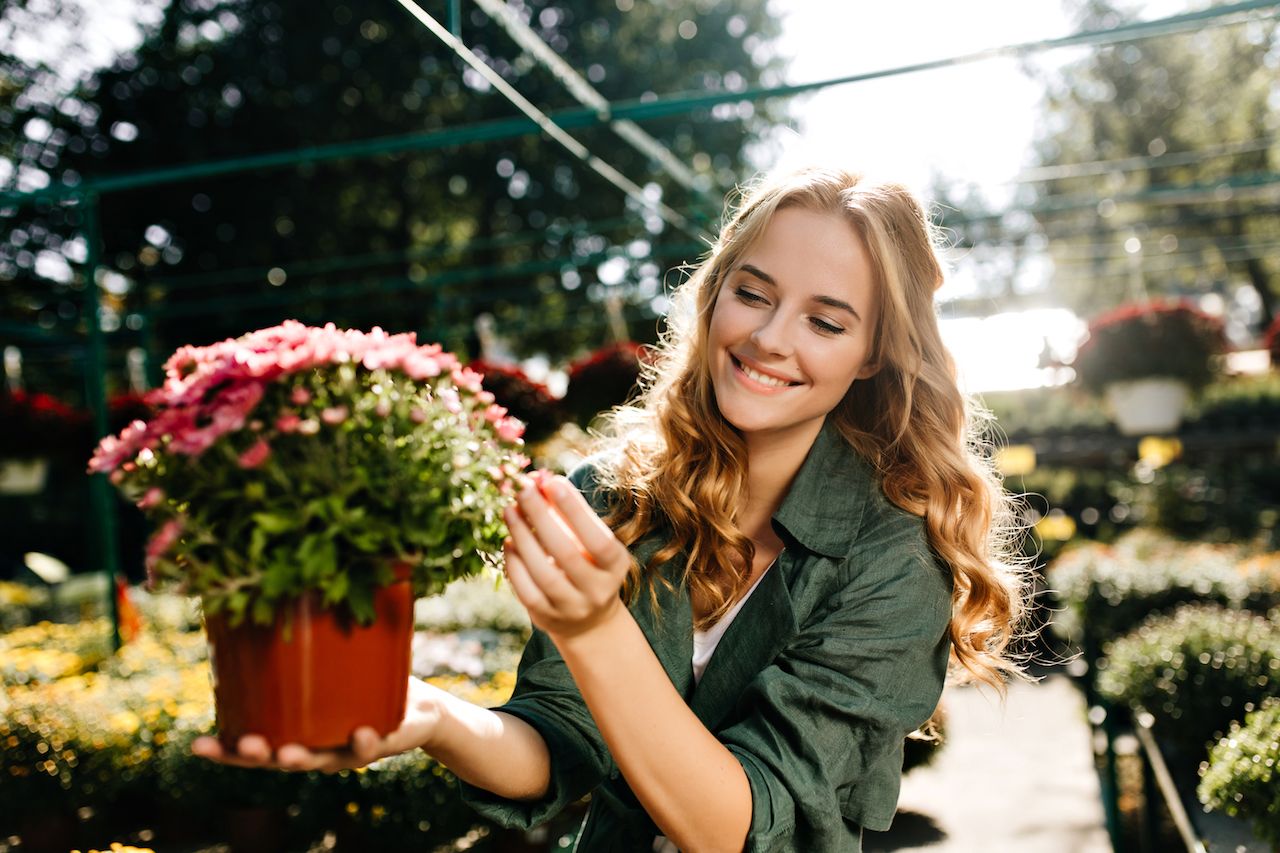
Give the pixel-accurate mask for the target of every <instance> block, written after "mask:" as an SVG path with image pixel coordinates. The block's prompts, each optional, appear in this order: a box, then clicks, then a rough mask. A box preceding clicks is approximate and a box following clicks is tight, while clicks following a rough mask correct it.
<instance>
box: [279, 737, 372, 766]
mask: <svg viewBox="0 0 1280 853" xmlns="http://www.w3.org/2000/svg"><path fill="white" fill-rule="evenodd" d="M276 760H277V761H278V762H279V763H280V766H281V767H283V768H284V769H285V770H294V771H298V772H308V771H311V770H319V771H321V772H323V773H332V772H333V771H335V770H342V769H345V768H347V767H352V766H355V765H356V762H355V760H354V756H352V755H350V754H348V753H347V751H346V750H341V749H337V750H327V749H326V750H318V751H315V752H313V751H311V750H310V749H307V748H306V747H305V746H303V745H302V744H300V743H286V744H285V745H284V746H282V747H280V749H279V751H278V752H277V753H276Z"/></svg>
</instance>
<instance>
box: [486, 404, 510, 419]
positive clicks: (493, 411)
mask: <svg viewBox="0 0 1280 853" xmlns="http://www.w3.org/2000/svg"><path fill="white" fill-rule="evenodd" d="M506 414H507V410H506V409H505V408H503V407H502V406H499V405H498V404H497V403H494V404H493V405H491V406H489V408H487V409H485V410H484V419H485V420H486V421H488V422H489V423H491V424H496V423H498V422H499V421H500V420H502V419H503V418H504V417H506Z"/></svg>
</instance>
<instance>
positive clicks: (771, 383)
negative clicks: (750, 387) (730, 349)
mask: <svg viewBox="0 0 1280 853" xmlns="http://www.w3.org/2000/svg"><path fill="white" fill-rule="evenodd" d="M729 360H730V361H732V362H733V366H734V367H735V368H736V369H737V370H738V371H739V372H741V373H742V374H743V375H744V376H746V377H747V378H748V379H750V380H751V381H752V382H754V383H756V384H757V385H762V386H764V387H766V388H770V389H776V390H783V389H786V388H794V387H795V386H797V385H801V384H803V383H800V382H796V381H794V380H792V379H788V378H787V377H785V376H779V375H778V374H776V373H773V372H772V371H767V370H763V369H761V368H759V367H757V366H755V365H754V364H750V363H748V362H746V361H745V360H743V359H741V358H739V357H738V356H735V355H733V354H732V353H730V354H729Z"/></svg>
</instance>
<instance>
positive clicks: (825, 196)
mask: <svg viewBox="0 0 1280 853" xmlns="http://www.w3.org/2000/svg"><path fill="white" fill-rule="evenodd" d="M792 207H797V208H803V209H806V210H809V211H814V212H818V213H829V214H833V215H836V216H840V217H841V218H842V219H844V220H845V221H846V222H848V223H849V224H850V225H851V226H852V227H853V229H854V231H855V233H857V234H858V236H859V237H861V239H862V241H863V243H864V245H865V247H866V249H867V252H868V255H869V257H870V260H871V266H872V270H873V275H874V278H875V283H876V291H877V298H878V299H879V304H880V310H879V312H878V320H877V323H876V327H875V330H874V331H875V334H874V342H873V347H872V351H871V355H870V363H872V364H875V365H876V366H877V367H878V368H879V369H878V370H877V371H876V373H875V374H874V375H873V376H871V377H870V378H867V379H860V380H856V381H855V382H854V383H853V385H852V387H851V388H850V390H849V393H848V394H847V395H846V396H845V398H844V399H843V400H842V401H841V402H840V404H839V405H837V407H836V408H835V409H834V410H833V411H832V413H831V415H830V416H829V417H832V418H834V419H835V425H836V426H837V427H838V429H839V431H840V433H841V435H843V436H844V438H845V440H847V441H848V442H849V444H850V445H851V446H852V447H853V448H854V449H855V451H856V452H857V453H858V454H860V455H861V456H862V457H863V458H864V459H866V460H867V461H868V462H869V463H870V464H871V466H872V467H873V469H874V470H875V471H876V472H877V475H878V479H879V482H880V486H881V488H882V490H883V492H884V494H885V496H886V497H887V498H888V499H889V501H891V502H892V503H893V504H895V505H896V506H898V507H901V508H902V509H903V510H905V511H907V512H910V513H912V514H914V515H916V516H920V517H922V518H923V519H924V522H925V527H926V529H927V532H928V537H929V541H930V544H931V545H932V547H933V550H934V551H935V552H936V553H937V555H938V556H939V557H940V558H941V559H942V560H943V561H944V562H945V563H946V564H947V566H949V567H950V569H951V572H952V575H953V577H954V593H953V603H952V617H951V625H950V635H951V641H952V660H953V662H954V663H955V664H958V666H957V667H955V669H956V671H957V674H958V675H959V676H960V677H961V678H965V679H976V680H979V681H982V682H985V683H988V684H991V685H993V686H996V687H997V689H1002V686H1003V683H1004V678H1003V676H1005V675H1008V674H1014V675H1017V674H1020V673H1021V667H1020V665H1019V664H1018V662H1017V661H1016V660H1015V659H1014V658H1013V656H1012V655H1011V654H1010V653H1009V649H1008V646H1009V643H1010V642H1011V641H1012V640H1013V639H1014V638H1015V636H1017V633H1018V629H1019V626H1020V624H1021V623H1022V621H1023V619H1024V618H1025V615H1026V606H1027V605H1026V599H1027V584H1026V581H1025V579H1024V578H1025V570H1024V568H1023V566H1022V564H1021V561H1020V560H1018V559H1017V558H1015V556H1014V554H1015V545H1016V544H1017V537H1018V533H1019V528H1018V525H1017V524H1016V522H1015V519H1016V518H1017V513H1016V512H1015V511H1014V509H1015V507H1014V500H1013V499H1012V497H1011V496H1009V495H1008V494H1007V493H1006V492H1005V491H1004V489H1003V488H1002V486H1001V483H1000V480H999V478H998V476H997V475H996V473H995V472H994V470H993V468H992V465H991V463H990V455H991V454H990V453H989V447H988V446H987V445H986V443H985V434H986V427H987V424H988V420H989V418H988V416H987V415H986V414H985V413H984V412H983V411H982V410H981V409H980V407H978V406H976V405H974V404H973V403H972V402H971V401H969V400H967V399H966V398H965V396H964V395H963V394H962V393H961V391H960V389H959V387H958V385H957V381H956V370H955V365H954V362H953V361H952V358H951V355H950V353H949V352H948V351H947V349H946V347H945V346H944V345H943V342H942V337H941V335H940V334H939V331H938V323H937V317H936V315H935V313H934V306H933V294H934V291H935V290H936V289H937V288H938V287H939V286H940V285H941V284H942V281H943V267H942V264H941V263H940V261H939V258H938V255H937V252H936V249H935V245H936V244H935V235H934V229H933V227H932V225H931V223H930V220H929V217H928V215H927V213H926V212H925V210H924V208H923V207H922V206H921V204H920V202H919V201H918V200H917V199H916V198H915V196H913V195H912V194H911V193H910V192H909V191H908V190H906V189H905V188H903V187H901V186H899V185H897V184H891V183H879V184H868V183H865V182H864V181H863V180H862V179H861V178H860V177H859V176H858V175H856V174H853V173H849V172H844V171H837V170H829V169H806V170H801V171H798V172H794V173H790V174H787V175H783V176H780V177H776V178H772V179H765V180H764V181H762V182H761V183H759V184H757V185H755V186H754V187H752V188H750V189H749V190H748V191H746V192H745V193H744V194H743V196H742V200H741V202H740V204H739V205H738V206H737V208H736V210H734V212H733V213H732V215H731V217H730V218H729V219H728V221H727V222H726V224H725V225H724V227H723V228H722V230H721V232H720V236H719V239H718V240H717V241H716V243H715V244H714V245H713V246H712V248H711V250H710V252H709V253H708V254H707V256H706V257H705V258H704V259H703V261H702V262H701V263H700V264H699V265H698V266H697V267H696V268H695V269H694V270H693V272H692V274H691V275H690V276H689V278H688V279H687V280H686V281H685V282H684V283H683V284H682V285H681V286H680V287H679V288H678V289H677V290H676V292H675V294H674V295H673V308H672V311H671V312H670V314H669V316H668V325H667V331H666V333H665V334H664V336H663V340H662V342H661V344H660V345H659V347H658V352H657V357H656V358H655V359H654V360H653V362H652V363H651V364H650V365H649V367H648V368H647V369H646V372H645V376H644V377H643V379H642V383H641V389H642V390H641V394H640V397H639V398H638V399H637V401H636V404H635V405H630V406H623V407H619V408H618V409H615V410H614V411H613V412H612V413H611V414H610V417H609V420H608V426H607V427H606V433H607V436H608V437H606V438H605V439H604V445H605V448H606V452H604V453H602V454H601V456H600V459H601V465H600V481H601V485H602V486H604V487H605V488H606V490H607V491H608V493H609V494H610V500H611V510H610V513H609V515H608V517H607V519H606V520H607V522H608V523H609V525H610V526H611V527H612V528H613V529H614V532H615V533H616V535H617V536H618V538H619V539H621V540H622V542H623V543H624V544H626V545H628V546H631V545H633V544H635V543H637V542H638V541H639V540H640V539H642V538H644V537H645V536H647V535H648V534H650V533H652V532H654V531H656V530H658V529H660V528H661V529H662V530H663V532H664V533H666V534H669V539H667V541H666V543H665V544H664V545H663V546H662V547H661V548H660V549H659V550H658V551H657V552H656V553H654V554H653V555H652V556H651V557H650V559H649V560H648V561H647V562H646V564H645V565H643V566H641V565H636V566H634V567H633V569H632V572H631V575H630V576H629V577H628V579H627V582H626V584H625V586H624V594H625V595H626V597H627V599H628V601H631V600H634V599H635V597H636V595H637V594H638V593H639V590H640V589H641V587H642V585H643V582H644V581H645V580H646V579H647V580H648V581H649V592H650V598H651V600H652V601H653V602H654V603H655V604H656V602H657V596H656V588H655V587H654V585H653V584H654V581H655V580H656V579H659V578H661V575H660V573H659V572H658V571H657V569H658V568H659V567H660V566H661V565H662V564H663V563H665V562H666V561H668V560H670V559H671V558H672V557H675V556H676V555H677V554H680V553H682V552H683V553H684V554H685V555H686V557H687V562H686V577H685V581H686V582H687V584H688V586H689V589H690V592H691V594H692V595H693V596H694V600H695V601H702V602H707V603H709V604H710V607H709V608H708V609H707V611H706V612H705V615H703V616H702V617H701V618H700V619H699V620H698V627H699V628H705V627H706V626H708V625H710V624H712V623H714V622H715V621H717V620H719V619H720V618H721V617H722V616H723V615H724V614H725V613H726V612H727V611H728V610H729V609H730V608H731V607H732V606H733V604H734V603H735V602H736V601H737V600H738V599H739V598H740V597H741V595H742V594H743V593H744V592H745V590H746V587H747V584H748V581H749V577H750V572H751V562H752V557H753V555H754V546H753V545H752V543H751V540H750V539H749V538H747V536H745V535H744V534H743V533H742V532H741V531H739V530H738V528H737V527H736V526H735V523H734V522H735V511H736V508H737V507H740V506H743V505H744V504H745V502H744V501H743V497H744V493H745V490H746V468H747V456H746V446H745V444H744V442H743V440H742V438H741V436H740V435H739V434H738V433H737V431H736V430H735V429H734V428H733V427H732V426H731V425H730V424H729V423H728V422H727V421H726V420H725V419H724V417H723V416H722V415H721V414H720V411H719V409H718V407H717V406H716V402H715V395H714V391H713V388H712V383H711V372H710V358H709V352H708V349H707V340H708V331H709V328H710V324H711V312H712V308H713V306H714V305H715V300H716V295H717V292H718V291H719V289H720V286H721V284H722V282H723V280H724V277H725V276H726V275H727V274H728V273H729V272H730V271H731V270H733V269H734V268H735V267H736V266H737V265H738V264H739V262H740V260H741V258H742V256H743V255H744V253H745V252H746V251H747V250H748V249H749V248H750V247H751V246H752V245H753V244H754V243H755V242H756V241H757V240H758V239H759V238H760V236H761V235H762V234H763V233H764V230H765V228H766V227H767V226H768V224H769V222H770V221H771V220H772V218H773V216H774V214H775V213H776V212H777V211H779V210H782V209H785V208H792ZM662 581H663V582H664V583H666V580H665V579H662Z"/></svg>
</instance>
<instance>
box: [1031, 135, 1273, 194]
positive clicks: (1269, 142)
mask: <svg viewBox="0 0 1280 853" xmlns="http://www.w3.org/2000/svg"><path fill="white" fill-rule="evenodd" d="M1277 142H1280V137H1275V136H1260V137H1257V138H1255V139H1249V140H1245V141H1242V142H1229V143H1224V144H1222V145H1212V146H1207V147H1205V148H1200V149H1196V150H1195V151H1180V152H1178V153H1176V154H1151V155H1143V156H1135V157H1118V158H1115V159H1113V160H1089V161H1085V162H1081V163H1062V164H1058V165H1054V166H1037V167H1034V168H1030V169H1024V170H1023V171H1021V172H1019V173H1018V174H1017V175H1016V176H1014V177H1013V178H1012V179H1011V180H1009V181H1008V183H1013V184H1030V183H1039V182H1042V181H1061V180H1066V179H1068V178H1086V177H1094V176H1097V175H1106V174H1110V173H1112V172H1132V171H1135V170H1137V169H1144V168H1157V169H1159V168H1166V167H1170V166H1191V165H1195V164H1197V163H1202V162H1205V161H1207V160H1217V159H1220V158H1222V157H1233V156H1235V155H1237V154H1249V153H1252V152H1254V151H1266V150H1268V149H1269V148H1271V147H1272V146H1273V145H1275V144H1276V143H1277Z"/></svg>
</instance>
